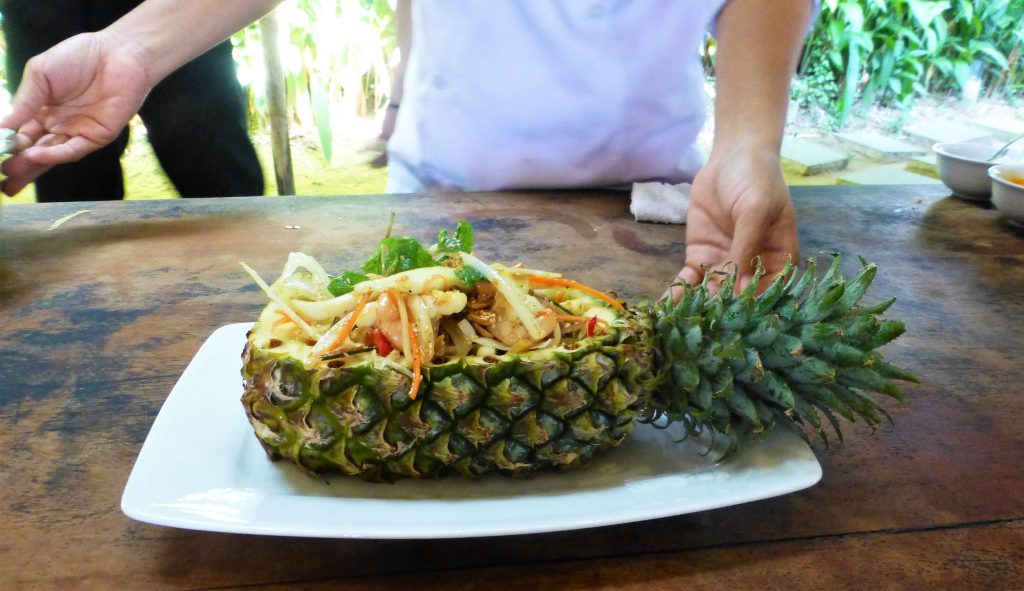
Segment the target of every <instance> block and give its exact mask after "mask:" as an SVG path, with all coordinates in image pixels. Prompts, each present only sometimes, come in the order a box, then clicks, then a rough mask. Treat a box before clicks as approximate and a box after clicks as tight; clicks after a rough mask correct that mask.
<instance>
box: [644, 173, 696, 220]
mask: <svg viewBox="0 0 1024 591" xmlns="http://www.w3.org/2000/svg"><path fill="white" fill-rule="evenodd" d="M631 198H632V201H631V202H630V204H629V211H630V212H631V213H632V214H633V217H635V218H636V221H638V222H656V223H659V224H685V223H686V212H687V210H688V209H689V208H690V183H680V184H678V185H670V184H668V183H657V182H652V183H633V192H632V195H631Z"/></svg>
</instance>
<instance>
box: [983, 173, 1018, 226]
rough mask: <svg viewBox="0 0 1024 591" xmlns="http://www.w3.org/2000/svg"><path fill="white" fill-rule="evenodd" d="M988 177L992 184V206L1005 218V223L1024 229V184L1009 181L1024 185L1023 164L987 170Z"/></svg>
mask: <svg viewBox="0 0 1024 591" xmlns="http://www.w3.org/2000/svg"><path fill="white" fill-rule="evenodd" d="M988 176H989V177H990V178H991V182H992V205H995V206H996V209H998V210H999V212H1000V213H1002V214H1003V215H1004V216H1006V221H1008V222H1010V223H1011V224H1013V225H1014V226H1017V227H1018V228H1024V184H1018V183H1015V182H1012V181H1011V179H1017V180H1018V181H1019V182H1020V183H1024V164H1000V165H998V166H993V167H991V168H989V169H988Z"/></svg>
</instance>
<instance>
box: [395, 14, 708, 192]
mask: <svg viewBox="0 0 1024 591" xmlns="http://www.w3.org/2000/svg"><path fill="white" fill-rule="evenodd" d="M724 2H725V0H533V1H531V0H499V1H494V0H471V1H466V0H420V1H416V2H412V7H413V18H412V22H413V33H412V46H413V49H412V51H411V52H410V53H411V55H410V56H409V61H408V63H407V66H406V73H405V76H406V77H405V81H404V83H405V92H404V95H403V97H402V104H401V108H400V109H399V114H398V120H397V122H396V127H395V132H394V134H393V136H392V138H391V141H390V142H389V146H388V154H389V156H388V162H389V170H390V172H389V181H388V191H389V192H394V193H404V192H418V191H423V190H428V189H463V190H502V189H516V188H521V189H529V188H560V187H591V186H612V185H620V184H623V183H629V182H634V181H643V180H663V181H670V182H679V181H684V180H690V179H692V178H693V175H695V174H696V172H697V171H698V170H699V168H700V166H701V164H702V158H701V155H700V153H699V152H698V150H697V148H696V146H695V145H694V140H695V139H696V137H697V134H698V132H699V131H700V129H701V126H702V125H703V122H704V117H705V110H706V107H705V102H706V98H705V94H704V90H703V84H704V72H703V68H702V65H701V62H700V59H699V55H698V47H699V45H700V43H701V42H702V41H703V39H704V35H705V33H706V32H707V31H708V29H709V27H711V26H712V25H713V22H714V19H715V17H716V15H717V13H718V11H719V10H720V9H721V7H722V5H723V4H724Z"/></svg>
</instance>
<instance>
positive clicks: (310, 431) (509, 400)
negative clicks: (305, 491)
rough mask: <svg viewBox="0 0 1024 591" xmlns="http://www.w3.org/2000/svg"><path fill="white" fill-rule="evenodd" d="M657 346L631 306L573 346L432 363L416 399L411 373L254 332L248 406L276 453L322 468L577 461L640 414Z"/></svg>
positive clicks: (374, 470) (401, 471) (415, 472)
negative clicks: (284, 348)
mask: <svg viewBox="0 0 1024 591" xmlns="http://www.w3.org/2000/svg"><path fill="white" fill-rule="evenodd" d="M252 334H253V333H252V332H250V337H251V335H252ZM651 343H652V334H651V317H650V315H649V314H647V313H645V312H634V311H629V312H627V314H626V321H625V323H623V324H622V325H620V326H616V327H613V328H612V329H611V330H610V331H609V332H608V333H606V334H604V335H601V336H598V337H593V338H590V339H586V340H584V341H580V342H579V343H577V345H578V346H576V347H575V348H573V349H571V350H568V349H565V348H559V349H550V350H544V351H537V352H532V353H528V354H521V355H502V356H498V357H485V358H476V357H472V358H467V359H463V360H458V361H453V362H449V363H445V364H442V365H435V366H430V367H426V368H424V372H423V377H424V379H423V383H422V384H421V386H420V393H419V395H418V396H417V398H416V400H410V399H409V396H408V392H409V387H410V383H411V379H410V378H409V377H408V376H406V375H405V374H403V373H401V372H399V371H397V370H395V369H392V368H390V367H387V366H384V367H374V366H370V365H362V366H353V367H346V366H344V365H342V366H340V367H327V366H324V365H321V366H320V367H319V368H314V369H307V368H305V367H304V366H303V365H302V363H301V362H299V361H298V360H296V359H293V358H290V357H288V356H287V355H281V354H279V353H275V352H274V351H273V350H269V349H260V348H258V347H256V346H255V345H254V344H253V340H252V338H250V339H249V340H248V342H247V344H246V347H245V350H244V352H243V355H242V360H243V370H242V375H243V378H244V380H245V391H244V393H243V396H242V404H243V406H244V407H245V411H246V414H247V415H248V418H249V422H250V424H251V425H252V426H253V429H254V431H255V433H256V436H257V438H258V439H259V441H260V443H261V444H262V445H263V448H264V449H265V450H266V452H267V454H268V455H269V456H270V457H271V458H272V459H287V460H289V461H292V462H294V463H296V464H298V465H299V466H302V467H303V468H305V469H307V470H309V471H311V472H314V473H322V472H333V473H342V474H346V475H352V476H359V477H361V478H363V479H366V480H370V481H393V480H396V479H400V478H407V477H412V478H435V477H439V476H443V475H447V474H460V475H462V476H465V477H476V476H480V475H482V474H486V473H488V472H492V471H498V472H501V473H505V474H509V475H514V476H518V475H526V474H529V473H531V472H534V471H537V470H542V469H561V468H574V467H579V466H582V465H585V464H586V463H588V462H589V461H590V460H591V459H592V458H594V456H595V455H597V454H600V453H602V452H605V451H606V450H608V449H610V448H613V447H615V446H617V445H619V443H621V442H622V440H623V439H624V438H625V437H626V436H627V435H628V434H629V432H630V431H631V430H632V428H633V426H634V424H635V423H636V421H637V419H638V418H642V416H641V415H642V413H643V412H644V410H645V405H644V403H643V400H644V399H645V398H646V397H647V396H648V390H649V389H650V387H651V384H652V380H651V378H652V375H653V368H652V355H651V353H652V348H651ZM334 365H337V364H336V363H335V364H334Z"/></svg>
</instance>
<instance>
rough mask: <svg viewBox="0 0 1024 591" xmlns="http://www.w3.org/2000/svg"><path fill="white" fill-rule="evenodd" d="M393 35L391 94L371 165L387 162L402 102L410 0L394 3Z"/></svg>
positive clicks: (409, 39)
mask: <svg viewBox="0 0 1024 591" xmlns="http://www.w3.org/2000/svg"><path fill="white" fill-rule="evenodd" d="M395 36H396V37H398V63H397V64H395V69H394V71H393V72H391V96H390V97H389V99H388V107H387V110H386V111H385V113H384V121H382V122H381V129H380V135H378V136H377V142H376V144H375V145H376V146H379V148H377V149H379V150H380V155H379V156H377V157H376V158H374V159H373V160H372V161H371V162H370V165H371V166H373V167H381V166H386V165H387V163H388V154H387V142H388V140H389V139H391V134H392V133H394V131H395V119H397V118H398V108H399V106H400V105H401V104H402V94H403V92H404V90H405V65H406V64H407V63H408V62H409V52H410V51H412V0H398V3H397V4H396V5H395Z"/></svg>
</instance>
